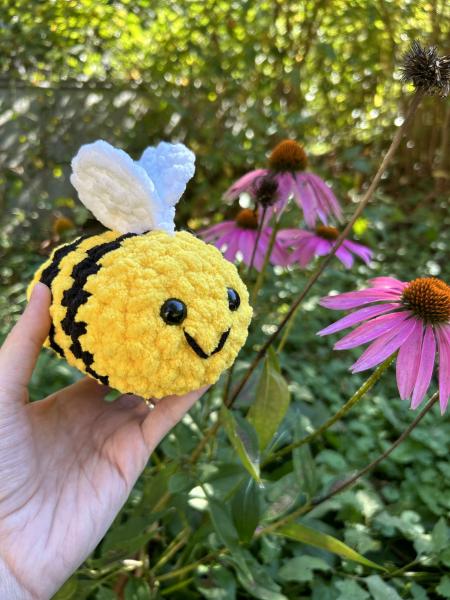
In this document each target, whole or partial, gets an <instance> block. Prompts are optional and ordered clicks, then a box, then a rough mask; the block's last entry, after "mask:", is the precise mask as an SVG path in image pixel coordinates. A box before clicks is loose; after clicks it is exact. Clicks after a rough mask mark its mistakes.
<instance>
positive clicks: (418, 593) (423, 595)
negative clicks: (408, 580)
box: [411, 582, 429, 600]
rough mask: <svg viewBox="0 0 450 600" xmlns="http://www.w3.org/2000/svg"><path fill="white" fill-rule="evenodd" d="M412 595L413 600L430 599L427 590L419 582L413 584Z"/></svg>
mask: <svg viewBox="0 0 450 600" xmlns="http://www.w3.org/2000/svg"><path fill="white" fill-rule="evenodd" d="M411 597H412V599H413V600H429V599H428V594H427V592H426V590H425V589H424V588H423V587H422V586H421V585H419V584H417V583H415V582H413V583H412V584H411Z"/></svg>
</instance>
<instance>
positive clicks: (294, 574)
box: [278, 554, 331, 582]
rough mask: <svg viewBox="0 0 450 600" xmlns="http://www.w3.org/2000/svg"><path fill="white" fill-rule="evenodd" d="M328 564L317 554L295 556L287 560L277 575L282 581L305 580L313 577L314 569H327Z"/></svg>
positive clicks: (328, 568) (328, 567)
mask: <svg viewBox="0 0 450 600" xmlns="http://www.w3.org/2000/svg"><path fill="white" fill-rule="evenodd" d="M330 568H331V567H330V565H329V564H328V563H326V562H325V561H324V560H323V559H322V558H318V557H317V556H308V555H307V554H305V555H304V556H296V557H295V558H291V559H290V560H288V561H287V562H286V563H285V564H284V565H283V566H282V567H281V569H280V570H279V572H278V575H279V576H280V578H281V579H283V580H284V581H299V582H306V581H312V580H313V579H314V571H315V570H317V571H329V570H330Z"/></svg>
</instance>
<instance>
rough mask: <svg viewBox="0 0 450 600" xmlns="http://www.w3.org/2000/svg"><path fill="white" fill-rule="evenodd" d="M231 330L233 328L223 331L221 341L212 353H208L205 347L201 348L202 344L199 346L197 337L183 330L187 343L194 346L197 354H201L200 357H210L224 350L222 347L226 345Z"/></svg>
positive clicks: (193, 348)
mask: <svg viewBox="0 0 450 600" xmlns="http://www.w3.org/2000/svg"><path fill="white" fill-rule="evenodd" d="M230 330H231V328H230V329H228V330H227V331H224V332H223V333H222V335H221V336H220V340H219V343H218V344H217V346H216V348H215V349H214V350H213V351H212V352H211V354H206V352H205V351H204V350H203V348H201V346H199V344H197V342H196V341H195V339H194V338H193V337H192V336H191V335H189V333H188V332H187V331H184V330H183V332H184V336H185V338H186V341H187V343H188V344H189V346H190V347H191V348H192V350H193V351H194V352H195V353H196V354H197V356H200V358H210V357H211V356H212V355H213V354H217V352H220V351H221V350H222V348H223V347H224V346H225V342H226V341H227V338H228V336H229V334H230Z"/></svg>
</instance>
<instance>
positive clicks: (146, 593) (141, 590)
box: [124, 577, 151, 600]
mask: <svg viewBox="0 0 450 600" xmlns="http://www.w3.org/2000/svg"><path fill="white" fill-rule="evenodd" d="M124 592H125V593H124V600H150V599H151V592H150V588H149V587H148V583H147V582H146V581H145V580H144V579H138V578H137V577H131V578H130V579H129V580H128V581H127V585H126V586H125V590H124Z"/></svg>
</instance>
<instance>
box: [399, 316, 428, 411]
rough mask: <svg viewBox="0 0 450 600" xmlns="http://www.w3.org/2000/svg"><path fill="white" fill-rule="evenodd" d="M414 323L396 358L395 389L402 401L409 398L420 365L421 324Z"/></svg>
mask: <svg viewBox="0 0 450 600" xmlns="http://www.w3.org/2000/svg"><path fill="white" fill-rule="evenodd" d="M414 321H415V326H414V329H413V330H412V332H411V335H410V336H409V338H408V339H407V341H406V342H405V343H404V344H403V345H402V346H401V348H400V350H399V351H398V356H397V364H396V376H397V387H398V391H399V393H400V398H401V399H402V400H406V399H407V398H410V397H411V394H412V391H413V387H414V383H415V381H416V377H417V371H418V369H419V364H420V350H421V348H422V336H423V322H422V321H420V320H419V319H415V318H414Z"/></svg>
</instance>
